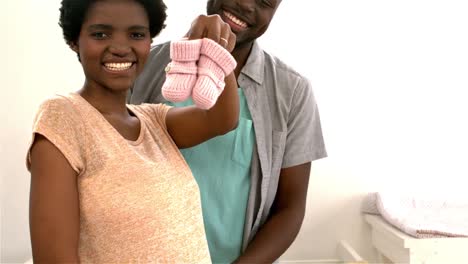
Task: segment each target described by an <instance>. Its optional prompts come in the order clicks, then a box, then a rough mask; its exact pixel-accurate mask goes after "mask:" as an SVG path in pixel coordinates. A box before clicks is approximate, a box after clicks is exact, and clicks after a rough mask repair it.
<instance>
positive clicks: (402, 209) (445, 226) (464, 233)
mask: <svg viewBox="0 0 468 264" xmlns="http://www.w3.org/2000/svg"><path fill="white" fill-rule="evenodd" d="M364 201H365V202H364V204H363V210H362V211H363V212H366V213H376V211H377V212H378V213H379V214H381V215H382V217H383V218H384V219H385V220H386V221H387V222H389V223H390V224H392V225H394V226H395V227H397V228H398V229H400V230H402V231H403V232H405V233H407V234H409V235H411V236H414V237H418V238H427V237H468V197H466V196H459V197H454V196H451V197H445V198H443V197H436V196H432V197H430V196H428V195H426V196H424V195H418V196H416V195H414V196H413V195H409V194H396V193H391V192H377V193H371V194H369V195H368V197H367V198H366V199H364ZM373 202H374V203H375V206H372V203H373ZM366 203H367V205H366ZM375 208H376V209H377V210H375Z"/></svg>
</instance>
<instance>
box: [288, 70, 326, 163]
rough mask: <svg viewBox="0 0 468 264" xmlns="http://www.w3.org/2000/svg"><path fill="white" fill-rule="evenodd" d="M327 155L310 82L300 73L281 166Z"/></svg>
mask: <svg viewBox="0 0 468 264" xmlns="http://www.w3.org/2000/svg"><path fill="white" fill-rule="evenodd" d="M326 156H327V151H326V149H325V143H324V140H323V135H322V127H321V124H320V115H319V110H318V107H317V103H316V101H315V98H314V95H313V92H312V87H311V85H310V82H309V81H308V80H307V79H305V78H304V77H302V78H301V79H300V80H299V82H298V85H297V87H296V88H295V90H294V95H293V99H292V106H291V111H290V112H289V117H288V131H287V137H286V147H285V153H284V158H283V164H282V168H288V167H292V166H296V165H300V164H303V163H307V162H311V161H314V160H317V159H321V158H324V157H326Z"/></svg>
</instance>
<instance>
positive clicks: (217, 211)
mask: <svg viewBox="0 0 468 264" xmlns="http://www.w3.org/2000/svg"><path fill="white" fill-rule="evenodd" d="M238 92H239V106H240V116H239V123H238V126H237V128H236V129H235V130H233V131H231V132H229V133H227V134H225V135H223V136H218V137H215V138H213V139H211V140H209V141H206V142H204V143H202V144H200V145H197V146H195V147H193V148H187V149H181V152H182V155H183V156H184V157H185V160H186V161H187V163H188V165H189V166H190V169H191V170H192V173H193V175H194V176H195V178H196V180H197V183H198V186H199V188H200V193H201V201H202V211H203V219H204V223H205V231H206V236H207V240H208V246H209V249H210V254H211V261H212V262H213V263H232V262H233V261H234V260H236V259H237V258H238V257H239V255H240V253H241V250H242V238H243V232H244V222H245V214H246V209H247V201H248V198H249V191H250V163H251V160H252V153H253V146H254V144H255V134H254V128H253V123H252V117H251V116H250V112H249V109H248V107H247V102H246V99H245V96H244V93H243V91H242V89H241V88H239V89H238ZM168 104H169V105H173V106H187V105H192V104H193V102H192V100H191V99H189V100H187V101H186V102H183V103H175V104H174V103H168Z"/></svg>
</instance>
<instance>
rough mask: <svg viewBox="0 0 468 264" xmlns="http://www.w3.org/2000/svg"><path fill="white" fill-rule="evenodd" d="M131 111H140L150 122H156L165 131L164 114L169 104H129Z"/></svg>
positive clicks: (165, 114)
mask: <svg viewBox="0 0 468 264" xmlns="http://www.w3.org/2000/svg"><path fill="white" fill-rule="evenodd" d="M129 107H130V109H131V110H133V111H139V112H140V113H142V114H143V115H144V116H145V117H146V118H147V119H148V120H149V121H150V122H151V123H153V124H157V125H158V126H160V127H162V128H163V129H164V130H165V131H167V125H166V116H167V113H168V112H169V109H171V108H172V107H171V106H168V105H165V104H141V105H129Z"/></svg>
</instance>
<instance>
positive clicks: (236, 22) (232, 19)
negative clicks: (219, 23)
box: [224, 11, 247, 28]
mask: <svg viewBox="0 0 468 264" xmlns="http://www.w3.org/2000/svg"><path fill="white" fill-rule="evenodd" d="M224 15H225V16H227V17H228V18H229V19H230V20H231V21H232V22H234V23H235V24H236V25H238V26H239V27H243V28H246V27H247V23H245V22H244V21H242V20H240V19H238V18H237V17H236V16H234V15H233V14H231V13H229V12H226V11H225V12H224Z"/></svg>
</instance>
